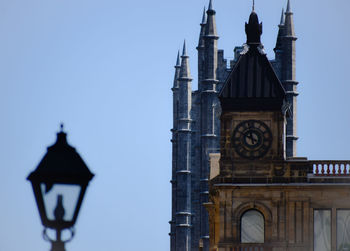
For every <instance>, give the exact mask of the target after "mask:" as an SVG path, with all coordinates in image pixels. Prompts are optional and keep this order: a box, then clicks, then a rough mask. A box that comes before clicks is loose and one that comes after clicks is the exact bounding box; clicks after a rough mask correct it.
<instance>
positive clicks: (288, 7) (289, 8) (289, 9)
mask: <svg viewBox="0 0 350 251" xmlns="http://www.w3.org/2000/svg"><path fill="white" fill-rule="evenodd" d="M291 12H292V9H291V7H290V0H288V3H287V10H286V13H291Z"/></svg>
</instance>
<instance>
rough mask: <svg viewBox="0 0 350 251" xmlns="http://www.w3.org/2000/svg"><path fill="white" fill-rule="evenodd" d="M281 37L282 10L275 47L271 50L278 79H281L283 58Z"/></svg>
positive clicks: (282, 29)
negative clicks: (273, 53) (273, 54)
mask: <svg viewBox="0 0 350 251" xmlns="http://www.w3.org/2000/svg"><path fill="white" fill-rule="evenodd" d="M283 36H284V9H283V8H282V13H281V21H280V23H279V25H278V35H277V40H276V46H275V48H274V49H273V50H274V52H275V62H276V63H275V64H274V66H275V71H276V73H277V76H278V77H279V79H282V72H281V71H282V57H283Z"/></svg>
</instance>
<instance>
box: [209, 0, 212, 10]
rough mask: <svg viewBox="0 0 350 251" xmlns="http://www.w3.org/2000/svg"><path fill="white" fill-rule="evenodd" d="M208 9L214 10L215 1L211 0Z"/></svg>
mask: <svg viewBox="0 0 350 251" xmlns="http://www.w3.org/2000/svg"><path fill="white" fill-rule="evenodd" d="M208 10H213V3H212V0H210V2H209V7H208Z"/></svg>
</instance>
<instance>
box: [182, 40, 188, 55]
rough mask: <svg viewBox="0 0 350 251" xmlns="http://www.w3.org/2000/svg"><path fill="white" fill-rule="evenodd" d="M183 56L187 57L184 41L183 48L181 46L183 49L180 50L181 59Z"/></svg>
mask: <svg viewBox="0 0 350 251" xmlns="http://www.w3.org/2000/svg"><path fill="white" fill-rule="evenodd" d="M185 56H187V50H186V40H184V46H183V49H182V57H185Z"/></svg>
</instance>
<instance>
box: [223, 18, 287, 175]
mask: <svg viewBox="0 0 350 251" xmlns="http://www.w3.org/2000/svg"><path fill="white" fill-rule="evenodd" d="M245 30H246V34H247V43H246V44H244V46H243V51H242V52H241V55H240V57H239V59H238V61H237V63H236V65H235V66H234V68H233V69H232V71H231V72H230V74H229V76H228V78H227V79H226V82H225V84H224V86H223V88H222V89H221V92H220V93H219V99H220V103H221V109H222V114H221V142H220V144H221V159H220V168H221V174H222V175H223V176H227V177H231V176H234V177H236V178H237V179H239V180H241V178H242V177H243V176H247V172H249V177H250V179H251V178H252V177H255V178H259V177H261V178H262V177H265V176H266V175H269V172H270V171H271V169H270V166H271V163H280V162H281V161H283V160H284V159H285V158H286V151H285V149H286V147H285V145H286V141H285V128H286V118H287V116H288V107H289V105H288V103H287V101H286V92H285V90H284V88H283V86H282V84H281V82H280V80H279V79H278V77H277V75H276V73H275V71H274V69H273V68H272V65H271V63H270V61H269V60H268V59H267V57H266V53H265V51H264V47H263V45H262V44H261V42H260V36H261V33H262V24H261V23H259V20H258V16H257V14H256V13H255V12H254V11H253V12H252V13H251V15H250V17H249V22H248V23H246V25H245Z"/></svg>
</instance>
